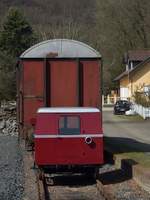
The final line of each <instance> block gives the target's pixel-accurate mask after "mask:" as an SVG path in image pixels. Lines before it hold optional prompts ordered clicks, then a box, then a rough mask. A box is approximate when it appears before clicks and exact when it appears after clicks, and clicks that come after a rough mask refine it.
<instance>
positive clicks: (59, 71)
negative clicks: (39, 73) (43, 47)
mask: <svg viewBox="0 0 150 200" xmlns="http://www.w3.org/2000/svg"><path fill="white" fill-rule="evenodd" d="M48 71H49V72H48V73H49V85H50V87H49V88H48V90H49V91H48V93H49V95H48V96H49V102H48V104H49V106H51V107H57V106H59V107H60V106H78V101H79V100H78V99H79V98H78V63H77V62H76V61H74V60H71V61H69V60H67V61H62V60H56V61H49V70H48Z"/></svg>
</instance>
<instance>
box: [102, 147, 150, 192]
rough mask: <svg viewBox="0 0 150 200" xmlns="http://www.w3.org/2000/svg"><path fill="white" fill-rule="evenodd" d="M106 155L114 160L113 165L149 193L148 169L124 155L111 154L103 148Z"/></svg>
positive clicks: (149, 170) (149, 177)
mask: <svg viewBox="0 0 150 200" xmlns="http://www.w3.org/2000/svg"><path fill="white" fill-rule="evenodd" d="M105 151H106V152H107V154H108V155H110V156H111V157H112V159H113V160H114V164H115V167H116V168H117V169H122V170H123V171H124V173H125V174H126V175H127V176H128V177H130V178H132V179H134V180H135V181H136V183H137V184H138V185H139V186H140V187H141V188H143V189H144V190H145V191H147V192H148V193H150V169H149V168H144V167H143V166H141V165H140V164H138V163H136V162H135V161H134V160H132V159H128V158H127V157H125V156H121V155H113V152H111V151H110V149H109V150H108V149H107V150H105Z"/></svg>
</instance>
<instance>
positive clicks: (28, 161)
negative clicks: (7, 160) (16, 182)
mask: <svg viewBox="0 0 150 200" xmlns="http://www.w3.org/2000/svg"><path fill="white" fill-rule="evenodd" d="M20 147H21V148H22V151H23V169H24V195H23V200H35V199H36V200H41V199H40V198H39V186H38V179H37V175H36V172H35V170H34V169H33V155H32V153H31V152H27V151H26V150H25V144H24V142H23V141H20Z"/></svg>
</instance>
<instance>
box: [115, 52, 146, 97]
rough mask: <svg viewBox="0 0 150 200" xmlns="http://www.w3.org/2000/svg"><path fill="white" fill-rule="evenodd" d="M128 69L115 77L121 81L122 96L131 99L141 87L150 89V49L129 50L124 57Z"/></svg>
mask: <svg viewBox="0 0 150 200" xmlns="http://www.w3.org/2000/svg"><path fill="white" fill-rule="evenodd" d="M124 63H125V65H126V70H125V71H124V72H123V73H121V74H120V75H119V76H117V77H116V78H115V81H119V83H120V98H121V99H131V98H132V97H133V94H134V92H135V91H136V90H137V89H138V90H139V89H140V90H141V91H143V92H149V91H150V50H142V51H141V50H137V51H129V52H128V53H127V54H126V55H125V57H124Z"/></svg>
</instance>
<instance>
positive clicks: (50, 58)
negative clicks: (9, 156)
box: [17, 39, 103, 172]
mask: <svg viewBox="0 0 150 200" xmlns="http://www.w3.org/2000/svg"><path fill="white" fill-rule="evenodd" d="M101 66H102V62H101V55H100V54H99V53H98V52H97V51H96V50H94V49H93V48H91V47H90V46H88V45H86V44H84V43H81V42H78V41H74V40H67V39H55V40H48V41H44V42H41V43H39V44H37V45H34V46H32V47H31V48H29V49H28V50H26V51H25V52H24V53H23V54H22V55H21V56H20V60H19V63H18V67H17V81H18V82H17V93H18V95H17V97H18V101H17V105H18V123H19V132H20V137H23V138H25V139H27V140H29V138H30V136H31V135H32V133H34V137H35V139H34V141H35V163H36V164H37V165H38V167H39V168H40V169H42V170H43V169H45V167H48V169H51V170H54V169H56V168H59V167H58V166H64V167H66V166H67V169H68V168H69V169H70V168H75V169H77V168H78V167H79V168H80V167H87V168H89V167H90V169H92V170H93V169H94V172H95V171H96V169H97V166H99V165H100V164H102V163H103V138H102V137H103V132H102V113H101V74H102V70H101Z"/></svg>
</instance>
